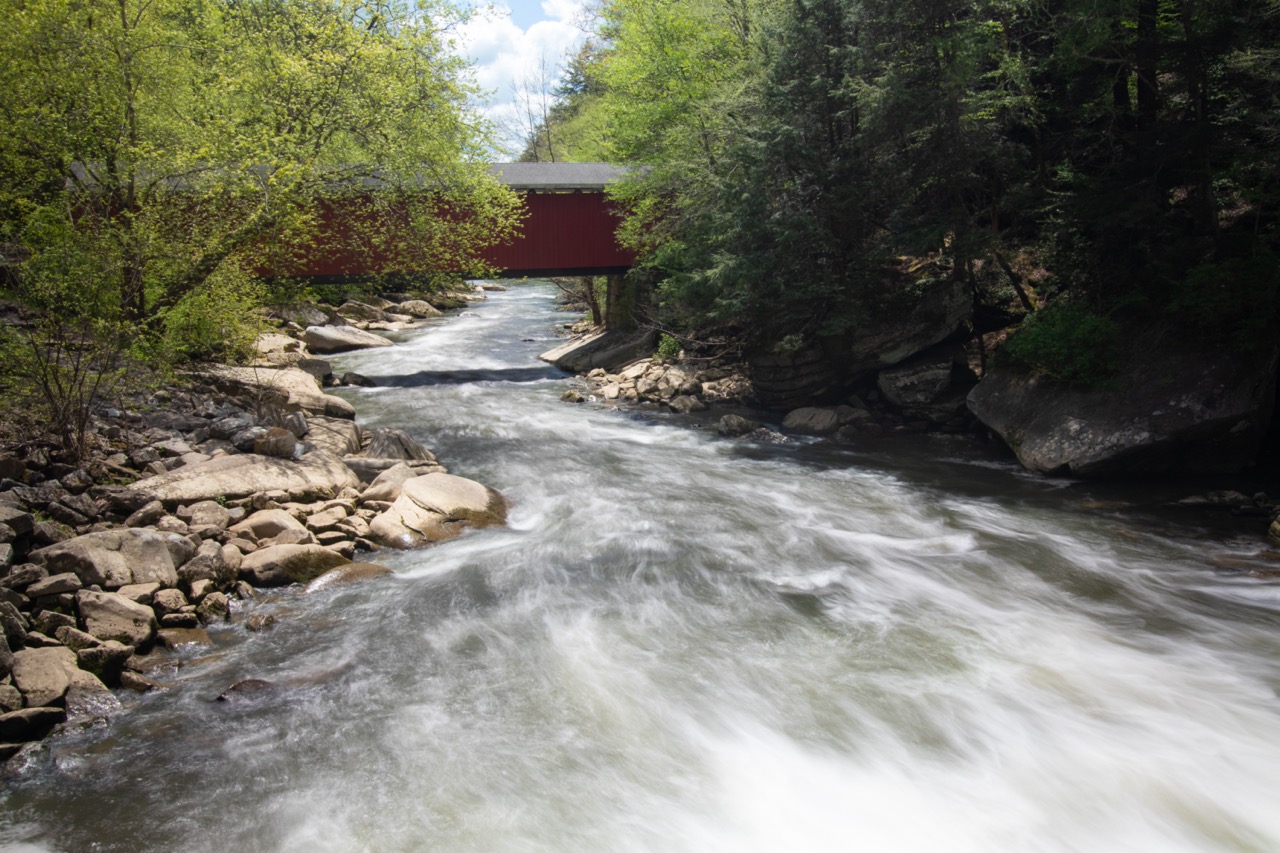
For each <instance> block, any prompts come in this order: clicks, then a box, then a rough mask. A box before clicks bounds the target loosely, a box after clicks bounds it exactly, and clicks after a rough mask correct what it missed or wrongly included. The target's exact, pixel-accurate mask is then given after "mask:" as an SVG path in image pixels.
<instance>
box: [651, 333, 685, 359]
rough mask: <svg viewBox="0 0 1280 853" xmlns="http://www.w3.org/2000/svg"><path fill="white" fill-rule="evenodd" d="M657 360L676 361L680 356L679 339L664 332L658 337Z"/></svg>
mask: <svg viewBox="0 0 1280 853" xmlns="http://www.w3.org/2000/svg"><path fill="white" fill-rule="evenodd" d="M657 356H658V360H659V361H668V362H671V361H676V360H677V359H679V358H680V341H679V340H678V339H677V338H674V337H672V336H671V335H668V334H666V333H665V332H664V333H663V334H662V336H661V337H659V338H658V352H657Z"/></svg>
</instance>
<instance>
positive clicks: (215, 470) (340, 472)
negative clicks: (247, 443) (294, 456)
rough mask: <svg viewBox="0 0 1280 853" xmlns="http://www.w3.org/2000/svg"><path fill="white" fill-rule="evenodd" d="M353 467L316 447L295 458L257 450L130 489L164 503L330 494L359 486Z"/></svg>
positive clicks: (221, 458) (148, 480)
mask: <svg viewBox="0 0 1280 853" xmlns="http://www.w3.org/2000/svg"><path fill="white" fill-rule="evenodd" d="M359 483H360V481H359V480H358V479H357V478H356V475H355V474H353V473H352V472H351V469H350V468H348V467H347V466H346V465H344V464H342V461H341V460H340V459H338V458H337V457H335V456H334V455H333V454H331V453H327V452H325V451H322V450H313V451H312V452H311V453H308V454H306V455H305V456H303V457H302V458H301V459H298V460H297V461H289V460H286V459H272V458H270V457H267V456H258V455H256V454H249V453H246V454H236V455H234V456H223V457H220V458H218V459H214V460H213V461H211V462H206V463H205V464H203V465H197V466H195V467H192V468H179V469H178V470H176V471H169V472H167V473H165V474H160V475H158V476H155V477H148V478H147V479H145V480H140V481H138V482H137V483H134V484H133V485H132V486H131V487H130V490H132V491H133V492H135V493H136V494H139V495H143V496H145V497H146V498H148V499H154V500H159V501H162V502H163V503H165V504H168V505H173V504H183V503H192V502H194V501H202V500H214V499H216V498H219V497H225V498H228V499H237V498H247V497H249V496H250V495H252V494H255V493H257V492H269V491H274V490H279V491H284V492H288V493H289V494H291V495H300V496H301V495H316V496H321V495H332V494H337V493H338V492H340V491H341V490H342V489H344V488H347V487H354V486H357V485H359Z"/></svg>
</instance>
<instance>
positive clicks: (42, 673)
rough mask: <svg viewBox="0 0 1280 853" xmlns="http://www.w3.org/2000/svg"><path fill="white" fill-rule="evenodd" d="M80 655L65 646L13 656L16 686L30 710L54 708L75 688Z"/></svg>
mask: <svg viewBox="0 0 1280 853" xmlns="http://www.w3.org/2000/svg"><path fill="white" fill-rule="evenodd" d="M75 668H76V653H75V652H73V651H71V649H68V648H66V647H64V646H51V647H49V648H46V649H23V650H22V651H20V652H16V653H15V654H14V656H13V684H14V686H15V687H17V688H18V690H19V692H21V693H22V696H23V699H24V701H25V702H26V705H27V707H28V708H38V707H40V706H42V705H53V704H55V703H57V702H58V701H59V700H60V699H62V697H63V696H65V695H66V693H67V688H68V687H70V686H71V670H74V669H75Z"/></svg>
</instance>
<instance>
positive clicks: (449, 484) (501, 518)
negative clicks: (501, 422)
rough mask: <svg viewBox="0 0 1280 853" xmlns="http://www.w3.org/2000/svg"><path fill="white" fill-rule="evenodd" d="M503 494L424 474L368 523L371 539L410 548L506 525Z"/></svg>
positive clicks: (471, 483)
mask: <svg viewBox="0 0 1280 853" xmlns="http://www.w3.org/2000/svg"><path fill="white" fill-rule="evenodd" d="M506 517H507V505H506V501H505V500H504V499H503V497H502V495H500V494H498V493H497V492H496V491H494V490H493V489H490V488H489V487H487V486H484V485H482V484H480V483H477V482H475V481H474V480H468V479H465V478H463V477H455V476H453V475H451V474H427V475H426V476H423V477H414V478H413V479H411V480H406V481H405V482H404V483H403V485H402V486H401V490H400V497H398V498H396V500H395V501H394V502H393V503H392V504H391V508H390V509H388V510H386V511H385V512H383V513H382V514H380V515H379V516H378V517H377V518H375V519H374V520H373V521H372V522H370V524H369V530H370V533H369V535H370V538H371V539H373V540H374V541H375V542H377V543H379V544H381V545H387V546H389V547H392V548H412V547H417V546H420V545H426V544H428V543H431V542H442V541H444V540H446V539H452V538H454V537H456V536H459V535H461V533H462V531H463V529H464V528H466V527H488V526H491V525H495V524H503V523H505V522H506Z"/></svg>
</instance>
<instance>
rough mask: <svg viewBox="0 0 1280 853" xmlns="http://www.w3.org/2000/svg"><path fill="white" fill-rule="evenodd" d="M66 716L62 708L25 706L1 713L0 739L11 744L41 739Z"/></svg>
mask: <svg viewBox="0 0 1280 853" xmlns="http://www.w3.org/2000/svg"><path fill="white" fill-rule="evenodd" d="M66 718H67V712H66V711H64V710H63V709H61V708H43V707H42V708H23V709H21V710H19V711H11V712H9V713H8V714H0V741H4V742H5V743H6V744H9V743H26V742H29V741H33V740H40V738H42V737H44V736H45V735H47V734H48V733H49V732H50V730H52V729H53V727H54V726H56V725H57V724H58V723H61V722H62V721H63V720H65V719H66Z"/></svg>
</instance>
